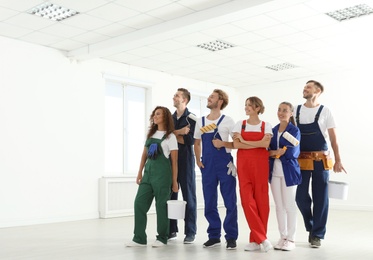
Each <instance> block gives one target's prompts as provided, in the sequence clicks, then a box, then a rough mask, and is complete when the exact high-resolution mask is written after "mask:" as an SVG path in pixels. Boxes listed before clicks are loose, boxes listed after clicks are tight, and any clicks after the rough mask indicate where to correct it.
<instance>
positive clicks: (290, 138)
mask: <svg viewBox="0 0 373 260" xmlns="http://www.w3.org/2000/svg"><path fill="white" fill-rule="evenodd" d="M282 137H284V138H285V140H287V141H289V142H290V143H291V144H292V145H293V146H297V145H299V141H298V140H297V138H295V137H294V136H292V135H291V134H290V133H289V132H288V131H285V133H284V134H283V135H282ZM286 149H288V148H287V147H286V146H284V147H282V150H284V151H286ZM275 158H276V159H278V158H280V155H276V157H275Z"/></svg>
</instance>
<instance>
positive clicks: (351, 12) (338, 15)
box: [326, 4, 373, 22]
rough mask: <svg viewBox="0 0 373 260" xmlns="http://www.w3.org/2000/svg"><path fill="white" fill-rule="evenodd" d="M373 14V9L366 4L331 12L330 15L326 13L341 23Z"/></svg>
mask: <svg viewBox="0 0 373 260" xmlns="http://www.w3.org/2000/svg"><path fill="white" fill-rule="evenodd" d="M372 13H373V8H372V7H370V6H368V5H366V4H361V5H355V6H352V7H348V8H344V9H339V10H336V11H333V12H329V13H326V15H328V16H330V17H331V18H333V19H335V20H337V21H339V22H341V21H345V20H349V19H352V18H356V17H360V16H363V15H368V14H372Z"/></svg>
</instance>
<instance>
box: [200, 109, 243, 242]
mask: <svg viewBox="0 0 373 260" xmlns="http://www.w3.org/2000/svg"><path fill="white" fill-rule="evenodd" d="M223 118H224V115H222V116H221V118H220V119H219V121H218V123H217V126H218V127H219V124H220V123H221V121H222V120H223ZM202 126H205V117H202ZM218 127H217V128H216V129H215V130H214V132H213V133H204V134H202V136H201V139H202V158H201V161H202V163H203V165H204V168H201V172H202V189H203V197H204V200H205V217H206V219H207V221H208V222H209V226H208V228H207V233H208V236H209V239H214V238H215V239H220V236H221V220H220V216H219V212H218V207H217V205H218V185H219V183H220V192H221V195H222V197H223V200H224V206H225V208H226V216H225V219H224V223H223V228H224V231H225V233H226V234H225V239H226V240H228V239H234V240H237V237H238V223H237V195H236V178H235V177H234V176H232V174H230V175H228V174H227V171H228V168H227V165H228V163H229V162H231V161H233V157H232V155H231V154H230V153H227V152H226V150H225V148H224V147H223V148H221V149H217V148H215V147H214V145H213V144H212V140H213V139H214V138H218V139H221V137H220V135H219V133H218Z"/></svg>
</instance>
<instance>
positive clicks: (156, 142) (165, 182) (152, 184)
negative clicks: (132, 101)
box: [127, 106, 178, 247]
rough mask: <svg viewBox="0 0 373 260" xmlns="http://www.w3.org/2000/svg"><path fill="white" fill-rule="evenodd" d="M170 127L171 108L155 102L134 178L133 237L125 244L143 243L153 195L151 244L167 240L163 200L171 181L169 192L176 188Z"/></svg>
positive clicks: (172, 136)
mask: <svg viewBox="0 0 373 260" xmlns="http://www.w3.org/2000/svg"><path fill="white" fill-rule="evenodd" d="M173 131H174V123H173V119H172V115H171V112H170V111H169V109H168V108H166V107H161V106H157V107H156V108H155V109H154V110H153V112H152V114H151V116H150V127H149V132H148V135H147V140H146V142H145V147H144V151H143V153H142V157H141V162H140V168H139V172H138V174H137V179H136V182H137V184H138V185H139V188H138V190H137V195H136V198H135V203H134V204H135V228H134V236H133V239H132V241H131V242H130V243H129V244H127V246H128V247H139V246H146V244H147V235H146V232H145V230H146V223H147V213H148V211H149V208H150V206H151V204H152V202H153V198H155V209H156V213H157V233H158V235H157V237H156V241H155V242H154V243H153V245H152V246H153V247H161V246H165V245H166V244H167V240H168V231H169V219H168V217H167V200H169V199H170V187H171V185H172V190H173V192H178V184H177V153H178V146H177V140H176V137H175V135H174V134H173V133H172V132H173ZM170 155H171V160H170V159H169V157H170ZM144 167H145V170H144ZM143 170H144V175H143V174H142V173H143Z"/></svg>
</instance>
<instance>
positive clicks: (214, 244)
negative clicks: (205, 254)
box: [203, 238, 220, 247]
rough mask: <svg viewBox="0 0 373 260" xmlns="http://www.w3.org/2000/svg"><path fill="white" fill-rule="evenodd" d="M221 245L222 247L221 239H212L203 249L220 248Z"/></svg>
mask: <svg viewBox="0 0 373 260" xmlns="http://www.w3.org/2000/svg"><path fill="white" fill-rule="evenodd" d="M219 245H220V239H219V238H210V239H209V240H207V241H206V242H205V243H204V244H203V247H214V246H219Z"/></svg>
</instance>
